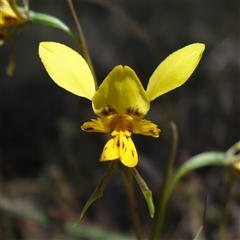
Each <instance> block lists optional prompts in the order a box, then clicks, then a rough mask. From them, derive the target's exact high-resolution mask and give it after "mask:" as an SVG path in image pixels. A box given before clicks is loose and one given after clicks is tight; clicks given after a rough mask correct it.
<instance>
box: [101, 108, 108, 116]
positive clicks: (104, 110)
mask: <svg viewBox="0 0 240 240" xmlns="http://www.w3.org/2000/svg"><path fill="white" fill-rule="evenodd" d="M101 113H102V115H104V116H108V115H109V114H108V111H107V110H106V109H105V108H104V109H102V111H101Z"/></svg>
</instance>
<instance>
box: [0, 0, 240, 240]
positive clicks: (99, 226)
mask: <svg viewBox="0 0 240 240" xmlns="http://www.w3.org/2000/svg"><path fill="white" fill-rule="evenodd" d="M73 3H74V6H75V8H76V11H77V14H78V18H79V21H80V23H81V25H82V29H83V32H84V35H85V38H86V41H87V45H88V48H89V52H90V55H91V58H92V61H93V65H94V68H95V71H96V75H97V79H98V81H99V84H100V83H101V82H102V81H103V79H104V78H105V77H106V75H107V74H108V73H109V72H110V71H111V70H112V68H113V67H114V66H116V65H118V64H123V65H128V66H130V67H131V68H133V69H134V70H135V72H136V73H137V75H138V77H139V78H140V80H141V81H142V83H143V86H144V87H145V88H146V86H147V83H148V80H149V78H150V76H151V74H152V73H153V71H154V70H155V68H156V67H157V66H158V64H159V63H160V62H161V61H162V60H164V58H165V57H167V56H168V55H169V54H171V53H172V52H174V51H175V50H177V49H179V48H182V47H184V46H186V45H188V44H191V43H195V42H201V43H204V44H205V45H206V49H205V52H204V54H203V57H202V60H201V61H200V64H199V66H198V67H197V69H196V70H195V72H194V73H193V75H192V76H191V77H190V79H189V80H188V81H187V83H186V84H184V85H183V86H182V87H181V88H178V89H176V90H174V91H172V92H170V93H167V94H165V95H163V96H161V97H159V98H158V99H156V100H155V101H153V102H151V109H150V111H149V113H148V114H147V116H146V119H149V120H151V121H153V122H154V123H156V124H157V125H158V126H159V128H160V129H161V130H162V132H161V135H160V137H159V138H158V139H154V138H151V137H145V136H141V135H134V136H133V140H134V142H135V145H136V147H137V150H138V153H139V165H138V166H137V168H138V170H139V172H140V174H141V175H142V176H143V178H144V179H145V181H146V182H147V184H148V186H149V188H150V189H151V190H152V191H153V195H154V200H155V201H156V199H157V196H158V195H159V192H160V186H161V181H162V175H163V173H164V167H165V163H166V160H167V158H168V155H169V151H170V147H171V141H172V131H171V127H170V122H171V121H173V122H175V124H176V125H177V128H178V132H179V144H178V153H177V157H176V162H175V168H178V167H179V166H180V165H181V164H183V163H184V162H185V161H186V160H187V159H188V158H189V157H191V156H193V155H196V154H198V153H201V152H204V151H222V152H225V151H226V150H227V149H228V148H229V147H231V146H232V145H233V144H234V143H235V142H237V141H238V140H239V136H240V128H239V122H240V121H239V120H240V119H239V116H240V115H239V102H240V95H239V90H240V89H239V87H240V84H239V40H240V39H239V36H240V33H239V27H240V26H239V16H240V3H239V2H238V1H209V2H206V1H191V2H190V1H179V2H178V1H171V2H170V1H169V2H168V1H79V0H75V1H73ZM30 9H31V10H33V11H36V12H43V13H47V14H50V15H53V16H55V17H58V18H59V19H61V20H62V21H63V22H65V23H66V24H67V25H68V26H69V27H70V28H71V29H73V31H74V32H76V26H75V24H74V21H73V18H72V16H71V14H70V11H69V8H68V5H67V1H30ZM41 41H57V42H60V43H63V44H66V45H68V46H70V47H71V48H73V49H75V50H77V51H79V49H78V47H77V45H76V44H75V42H74V40H73V39H71V38H70V37H69V36H68V35H67V34H65V33H64V32H62V31H60V30H58V29H53V28H50V27H47V26H40V25H28V26H26V27H25V28H24V29H23V30H22V32H21V33H20V35H19V36H18V38H17V54H16V68H15V71H14V75H13V77H8V76H7V74H6V71H5V69H6V67H7V65H8V61H9V54H10V47H11V45H10V44H9V43H6V44H5V45H3V46H1V59H2V61H1V126H2V127H1V145H0V151H1V163H2V164H1V165H2V171H1V181H2V183H1V186H2V194H1V195H2V200H1V205H2V209H1V214H2V219H3V223H2V224H1V225H2V229H1V231H2V236H3V238H2V239H127V236H130V235H132V236H134V234H133V229H132V223H131V220H130V216H129V210H128V204H127V198H126V194H125V191H124V186H123V183H122V181H121V178H120V173H119V171H118V170H117V169H116V170H115V171H114V172H113V175H112V176H111V179H110V181H109V182H108V184H107V187H106V189H105V193H104V195H103V197H102V198H101V199H99V200H97V201H96V202H95V203H94V204H93V205H92V206H91V207H90V209H89V210H88V211H87V213H86V215H85V216H84V218H83V220H82V221H81V223H80V225H79V227H78V230H73V229H72V228H71V225H72V224H73V222H74V221H75V220H76V218H77V216H78V214H79V213H80V211H81V209H82V207H83V206H84V204H85V203H86V201H87V199H88V197H89V196H90V195H91V193H92V192H93V190H94V188H95V187H96V186H97V184H98V182H99V181H100V179H101V177H102V175H103V174H104V172H105V170H106V169H107V166H108V164H109V163H99V161H98V159H99V156H100V154H101V151H102V148H103V146H104V144H105V140H104V136H103V135H102V134H98V133H85V132H83V131H81V130H80V128H79V126H80V125H82V124H83V123H84V122H85V121H88V120H90V119H91V118H95V116H94V114H93V111H92V108H91V102H90V101H88V100H86V99H83V98H80V97H77V96H75V95H73V94H71V93H69V92H67V91H65V90H64V89H62V88H60V87H58V86H57V85H56V84H55V83H54V82H53V81H52V80H51V79H50V77H49V76H48V74H47V73H46V71H45V69H44V67H43V65H42V63H41V62H40V59H39V56H38V44H39V42H41ZM226 178H227V170H226V169H224V168H220V167H209V168H202V169H199V170H197V171H194V172H192V173H191V174H188V175H187V176H186V177H185V178H184V179H183V180H182V181H181V183H179V184H178V187H177V188H176V190H175V191H174V193H173V194H174V197H173V198H171V200H170V202H169V205H168V208H167V210H166V216H167V218H166V224H165V226H164V229H163V237H162V239H176V240H177V239H178V240H180V239H193V237H194V236H195V234H196V232H197V230H198V229H199V227H200V226H201V224H203V221H202V214H203V208H204V201H205V198H206V195H207V196H208V207H207V215H206V228H205V231H204V232H203V233H202V235H201V240H202V239H218V233H219V224H220V223H219V222H220V216H221V211H220V210H221V204H222V202H223V199H224V195H225V191H224V188H225V185H226ZM135 185H136V186H135V187H136V189H135V195H136V199H137V202H136V204H137V208H138V210H139V212H140V218H141V224H142V230H143V232H144V235H145V236H146V237H148V236H149V232H150V229H151V226H152V219H151V218H150V216H149V214H148V209H147V206H146V203H145V201H144V198H143V196H142V194H141V192H140V190H139V188H138V186H137V184H135ZM231 194H232V195H231V198H230V200H229V204H228V214H227V217H226V224H225V227H224V231H225V232H224V234H225V236H226V238H225V239H226V240H227V239H239V238H240V229H239V226H240V217H239V214H237V213H239V212H240V204H239V202H240V190H239V180H236V181H235V182H234V184H233V188H232V191H231ZM88 228H89V229H88ZM113 232H116V233H119V234H125V235H119V236H117V235H111V234H113ZM95 233H96V235H95V236H94V234H95ZM91 234H93V235H91ZM101 234H102V235H101ZM104 234H105V235H104ZM100 236H101V237H100Z"/></svg>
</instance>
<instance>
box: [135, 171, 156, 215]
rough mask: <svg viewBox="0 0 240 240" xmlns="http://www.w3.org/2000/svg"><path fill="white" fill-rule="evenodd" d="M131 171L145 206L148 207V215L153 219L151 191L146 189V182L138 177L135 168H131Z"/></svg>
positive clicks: (153, 210) (153, 209)
mask: <svg viewBox="0 0 240 240" xmlns="http://www.w3.org/2000/svg"><path fill="white" fill-rule="evenodd" d="M131 171H132V173H133V175H134V177H135V179H136V180H137V183H138V185H139V187H140V189H141V191H142V193H143V195H144V197H145V199H146V202H147V205H148V209H149V213H150V216H151V218H153V217H154V212H155V207H154V204H153V199H152V192H151V190H150V189H149V188H148V186H147V184H146V182H145V181H144V180H143V178H142V177H141V176H140V174H139V173H138V171H137V169H136V168H131Z"/></svg>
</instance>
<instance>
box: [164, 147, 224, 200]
mask: <svg viewBox="0 0 240 240" xmlns="http://www.w3.org/2000/svg"><path fill="white" fill-rule="evenodd" d="M224 157H225V154H224V153H222V152H204V153H200V154H198V155H196V156H194V157H191V158H189V159H188V160H187V161H186V162H185V163H184V164H183V165H182V166H181V167H180V168H179V169H178V170H177V171H176V172H175V174H174V175H173V177H172V179H171V180H170V182H169V184H168V187H167V193H166V196H165V198H166V199H168V198H169V196H170V194H171V192H172V190H173V188H174V187H175V185H176V183H177V182H178V181H179V180H180V178H181V177H183V176H184V175H185V174H186V173H188V172H190V171H192V170H194V169H197V168H201V167H206V166H211V165H218V166H224V165H225V164H224Z"/></svg>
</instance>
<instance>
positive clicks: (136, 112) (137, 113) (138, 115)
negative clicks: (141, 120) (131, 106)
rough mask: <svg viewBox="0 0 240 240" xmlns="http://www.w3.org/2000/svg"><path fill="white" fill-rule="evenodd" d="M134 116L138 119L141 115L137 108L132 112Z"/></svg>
mask: <svg viewBox="0 0 240 240" xmlns="http://www.w3.org/2000/svg"><path fill="white" fill-rule="evenodd" d="M134 115H136V116H137V117H140V116H141V115H142V114H141V113H140V112H139V108H137V109H136V110H135V112H134Z"/></svg>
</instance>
